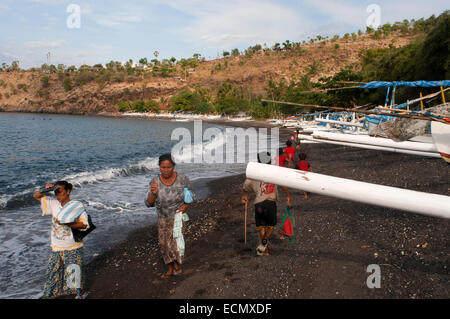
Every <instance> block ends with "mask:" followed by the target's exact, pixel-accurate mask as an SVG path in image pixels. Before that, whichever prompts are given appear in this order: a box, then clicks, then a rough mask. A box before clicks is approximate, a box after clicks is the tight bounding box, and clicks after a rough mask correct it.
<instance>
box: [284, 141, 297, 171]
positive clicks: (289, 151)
mask: <svg viewBox="0 0 450 319" xmlns="http://www.w3.org/2000/svg"><path fill="white" fill-rule="evenodd" d="M286 146H287V147H286V148H285V149H284V153H286V161H287V166H286V167H288V168H294V158H295V148H293V147H292V142H291V141H287V142H286Z"/></svg>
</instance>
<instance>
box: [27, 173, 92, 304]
mask: <svg viewBox="0 0 450 319" xmlns="http://www.w3.org/2000/svg"><path fill="white" fill-rule="evenodd" d="M53 186H54V185H53V184H47V185H46V186H45V187H46V188H49V187H53ZM55 186H56V189H55V190H54V192H55V197H56V199H53V198H49V197H47V196H45V195H44V194H43V193H41V192H37V193H35V194H34V198H35V199H37V200H38V201H39V202H40V203H41V210H42V215H43V216H48V215H50V216H52V226H51V248H52V252H51V253H50V258H49V261H48V266H47V281H46V283H45V285H44V294H43V297H44V298H53V297H58V296H62V295H70V294H76V298H77V299H84V298H86V297H87V292H86V291H84V271H83V241H79V242H76V241H75V240H74V237H73V234H72V229H79V230H87V229H88V227H89V224H88V216H87V214H86V212H85V211H84V208H83V209H81V210H82V211H83V213H82V214H81V215H79V217H78V218H77V219H76V220H75V221H74V222H72V223H70V224H61V223H60V221H59V220H58V219H57V216H58V213H59V212H60V211H61V210H62V209H63V207H67V206H70V205H72V204H74V202H73V201H72V202H71V200H70V193H71V191H72V184H70V183H68V182H66V181H59V182H56V184H55Z"/></svg>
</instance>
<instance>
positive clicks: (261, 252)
mask: <svg viewBox="0 0 450 319" xmlns="http://www.w3.org/2000/svg"><path fill="white" fill-rule="evenodd" d="M268 245H269V241H268V240H267V238H263V239H262V240H261V244H260V245H258V247H257V248H256V255H258V256H262V255H264V252H265V251H266V248H267V246H268Z"/></svg>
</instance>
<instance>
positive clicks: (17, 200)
mask: <svg viewBox="0 0 450 319" xmlns="http://www.w3.org/2000/svg"><path fill="white" fill-rule="evenodd" d="M157 168H158V159H157V158H154V157H149V158H146V159H144V160H142V161H139V162H138V163H136V164H130V165H127V166H125V167H121V168H107V169H101V170H98V171H93V172H91V171H87V172H81V173H75V174H70V175H66V176H63V177H61V178H58V179H59V180H65V181H68V182H70V183H72V184H73V185H74V186H75V187H82V186H83V185H87V184H94V183H98V182H102V181H108V180H112V179H114V178H118V177H127V176H132V175H141V174H146V173H148V172H151V171H153V170H155V169H157ZM39 188H40V187H38V186H36V187H34V188H30V189H27V190H24V191H21V192H18V193H14V194H11V195H0V209H14V208H20V207H25V206H30V205H32V204H33V203H35V201H36V200H35V199H34V198H33V194H34V193H35V192H36V191H38V190H39Z"/></svg>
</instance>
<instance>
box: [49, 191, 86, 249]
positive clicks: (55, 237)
mask: <svg viewBox="0 0 450 319" xmlns="http://www.w3.org/2000/svg"><path fill="white" fill-rule="evenodd" d="M61 208H62V206H61V203H60V202H58V201H57V200H56V199H52V198H48V197H46V196H44V197H42V198H41V210H42V216H46V215H51V216H52V228H51V235H50V238H51V247H52V250H53V251H62V250H74V249H77V248H80V247H83V242H82V241H80V242H76V241H75V240H74V239H73V235H72V229H71V228H70V227H69V226H67V225H60V224H58V223H57V222H56V218H55V216H56V215H57V214H58V212H59V211H60V209H61ZM77 222H81V223H83V224H84V225H86V226H87V227H86V228H85V229H81V230H86V229H87V228H88V227H89V224H88V217H87V214H86V212H84V213H82V214H81V215H80V217H79V218H78V219H77Z"/></svg>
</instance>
